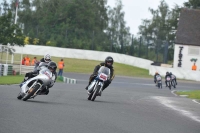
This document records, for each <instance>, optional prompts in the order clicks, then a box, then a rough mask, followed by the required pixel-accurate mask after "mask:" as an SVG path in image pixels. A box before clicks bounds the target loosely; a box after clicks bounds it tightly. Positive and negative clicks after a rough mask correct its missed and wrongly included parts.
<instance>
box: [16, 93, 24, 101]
mask: <svg viewBox="0 0 200 133" xmlns="http://www.w3.org/2000/svg"><path fill="white" fill-rule="evenodd" d="M22 98H23V96H22V95H21V92H20V93H19V94H18V96H17V99H19V100H21V99H22Z"/></svg>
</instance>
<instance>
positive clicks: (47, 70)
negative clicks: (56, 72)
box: [40, 68, 53, 78]
mask: <svg viewBox="0 0 200 133" xmlns="http://www.w3.org/2000/svg"><path fill="white" fill-rule="evenodd" d="M40 74H45V75H46V76H47V77H49V78H52V76H53V75H52V72H51V71H50V70H49V69H47V68H45V69H42V70H40Z"/></svg>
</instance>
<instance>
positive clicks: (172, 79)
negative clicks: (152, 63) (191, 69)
mask: <svg viewBox="0 0 200 133" xmlns="http://www.w3.org/2000/svg"><path fill="white" fill-rule="evenodd" d="M175 78H176V77H175V76H174V75H171V85H172V86H173V87H174V88H176V82H175Z"/></svg>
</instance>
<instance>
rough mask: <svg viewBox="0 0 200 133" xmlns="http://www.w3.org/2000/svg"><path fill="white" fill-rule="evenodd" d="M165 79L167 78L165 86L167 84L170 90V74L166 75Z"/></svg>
mask: <svg viewBox="0 0 200 133" xmlns="http://www.w3.org/2000/svg"><path fill="white" fill-rule="evenodd" d="M166 80H167V86H168V87H169V89H170V90H171V77H170V76H167V78H166Z"/></svg>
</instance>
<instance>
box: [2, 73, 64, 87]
mask: <svg viewBox="0 0 200 133" xmlns="http://www.w3.org/2000/svg"><path fill="white" fill-rule="evenodd" d="M23 79H24V75H15V76H2V77H0V85H10V84H20V83H21V82H22V81H23ZM56 82H61V81H60V78H59V77H58V78H57V80H56Z"/></svg>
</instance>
